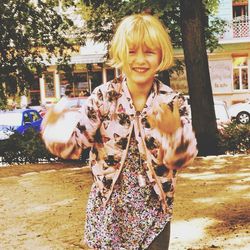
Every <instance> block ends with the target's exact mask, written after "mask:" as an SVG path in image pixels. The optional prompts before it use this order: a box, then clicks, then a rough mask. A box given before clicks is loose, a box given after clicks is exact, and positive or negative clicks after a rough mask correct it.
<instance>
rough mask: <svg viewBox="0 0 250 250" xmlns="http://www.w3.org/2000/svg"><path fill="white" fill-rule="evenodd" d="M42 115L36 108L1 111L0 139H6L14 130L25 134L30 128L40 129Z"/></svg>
mask: <svg viewBox="0 0 250 250" xmlns="http://www.w3.org/2000/svg"><path fill="white" fill-rule="evenodd" d="M41 122H42V117H41V115H40V114H39V112H38V111H37V110H35V109H15V110H12V111H1V112H0V140H5V139H8V138H9V137H10V135H12V134H13V133H14V132H17V133H20V134H23V133H25V131H26V130H27V129H29V128H33V129H34V130H36V131H40V126H41Z"/></svg>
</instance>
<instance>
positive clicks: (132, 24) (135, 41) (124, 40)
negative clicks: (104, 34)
mask: <svg viewBox="0 0 250 250" xmlns="http://www.w3.org/2000/svg"><path fill="white" fill-rule="evenodd" d="M145 45H146V46H147V47H148V48H154V49H159V50H160V51H161V62H160V65H159V67H158V71H162V70H165V69H168V68H169V67H170V66H171V65H172V64H173V47H172V44H171V41H170V37H169V35H168V32H167V30H166V28H165V27H164V25H163V24H162V23H161V22H160V20H159V19H158V18H156V17H154V16H152V15H149V14H134V15H131V16H127V17H125V18H124V19H123V20H122V21H121V22H120V24H119V26H118V28H117V30H116V33H115V35H114V37H113V39H112V41H111V46H110V50H109V53H110V61H109V64H110V65H111V66H113V67H116V68H124V67H126V64H127V61H128V53H129V46H132V47H133V48H138V47H140V46H145Z"/></svg>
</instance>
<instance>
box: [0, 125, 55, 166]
mask: <svg viewBox="0 0 250 250" xmlns="http://www.w3.org/2000/svg"><path fill="white" fill-rule="evenodd" d="M0 157H1V158H2V162H3V163H8V164H13V163H17V164H22V163H38V162H43V161H46V162H51V161H54V160H57V157H55V156H53V155H52V154H50V153H49V152H48V150H47V149H46V147H45V144H44V142H43V140H42V138H41V135H40V133H39V132H36V131H35V130H34V129H32V128H31V129H28V130H27V131H26V132H25V134H23V135H21V134H19V133H16V132H15V133H14V134H12V135H11V136H10V138H9V139H7V140H2V141H0Z"/></svg>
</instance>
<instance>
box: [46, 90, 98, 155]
mask: <svg viewBox="0 0 250 250" xmlns="http://www.w3.org/2000/svg"><path fill="white" fill-rule="evenodd" d="M97 93H99V95H100V93H101V92H100V90H99V91H98V89H95V90H94V91H93V93H92V94H91V96H90V97H89V98H88V99H87V102H86V103H85V104H84V105H83V106H82V107H81V109H80V110H79V111H74V112H67V111H66V112H64V113H63V114H62V115H61V116H59V118H58V119H57V121H56V123H54V124H50V123H46V125H44V124H42V138H43V140H44V142H45V145H46V147H47V149H48V150H49V151H50V152H51V153H52V154H54V155H56V156H59V157H61V158H63V159H78V158H79V157H80V155H81V152H82V150H83V149H84V148H88V147H90V146H92V144H93V143H94V136H95V133H96V130H97V129H98V128H99V127H100V124H101V109H102V108H103V101H102V99H100V98H98V94H97ZM65 134H69V136H68V137H67V139H64V140H61V138H62V137H65ZM56 135H58V136H56ZM58 138H59V139H58Z"/></svg>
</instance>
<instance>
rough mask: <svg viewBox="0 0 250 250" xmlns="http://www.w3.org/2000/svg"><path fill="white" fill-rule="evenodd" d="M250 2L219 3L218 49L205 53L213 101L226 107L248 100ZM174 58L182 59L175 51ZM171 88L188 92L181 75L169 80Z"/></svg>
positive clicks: (249, 97)
mask: <svg viewBox="0 0 250 250" xmlns="http://www.w3.org/2000/svg"><path fill="white" fill-rule="evenodd" d="M249 2H250V1H248V0H221V1H220V5H219V9H218V14H217V15H218V17H220V18H222V19H223V20H225V21H226V31H225V33H224V34H223V36H222V37H220V39H219V44H220V47H219V48H217V49H216V50H215V51H214V52H213V53H208V63H209V71H210V79H211V85H212V90H213V95H214V99H215V100H216V99H217V100H222V101H225V102H226V103H227V104H228V105H231V104H234V103H238V102H244V101H246V100H247V99H250V21H249V16H250V3H249ZM176 56H177V57H179V58H181V57H183V52H182V51H177V50H176ZM171 86H173V87H174V88H175V89H178V90H181V91H182V92H184V93H186V94H187V93H188V89H187V80H186V76H185V73H184V74H183V75H180V76H177V75H173V76H172V78H171Z"/></svg>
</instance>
